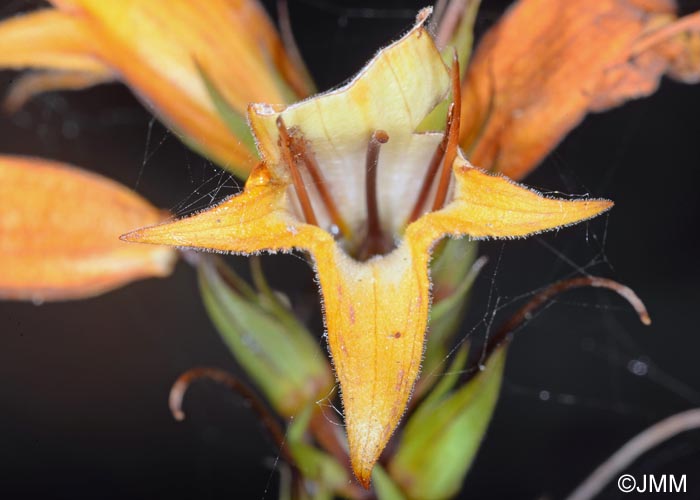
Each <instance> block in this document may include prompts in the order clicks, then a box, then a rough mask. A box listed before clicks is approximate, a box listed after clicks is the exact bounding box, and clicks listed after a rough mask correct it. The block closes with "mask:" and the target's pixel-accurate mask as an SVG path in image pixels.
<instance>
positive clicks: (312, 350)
mask: <svg viewBox="0 0 700 500" xmlns="http://www.w3.org/2000/svg"><path fill="white" fill-rule="evenodd" d="M198 271H199V285H200V291H201V295H202V299H203V301H204V305H205V307H206V310H207V312H208V313H209V317H210V318H211V320H212V322H213V323H214V325H215V326H216V328H217V330H218V331H219V333H220V334H221V337H222V338H223V340H224V342H225V343H226V345H227V346H228V347H229V349H230V350H231V353H232V354H233V356H234V357H235V358H236V360H237V361H238V362H239V363H240V365H241V366H242V367H243V369H244V370H245V371H246V373H247V374H248V376H249V377H250V378H251V380H253V382H254V383H255V384H256V385H257V386H258V387H259V388H260V390H261V391H262V392H263V393H264V394H265V396H266V397H267V399H268V401H269V402H270V404H271V405H272V407H273V408H274V409H275V410H276V411H277V412H278V413H279V414H280V415H283V416H292V415H295V414H296V413H298V412H299V411H301V410H302V409H303V408H305V407H306V405H307V404H309V403H310V402H315V401H317V400H318V399H320V398H322V397H323V396H324V395H325V394H327V393H328V392H329V391H330V389H331V388H332V387H333V384H334V378H333V375H332V372H331V368H330V365H329V363H328V361H327V357H326V355H325V354H324V353H323V352H322V350H321V348H320V347H319V343H318V341H317V340H316V339H315V338H314V337H313V336H312V335H311V333H309V332H308V330H307V329H306V328H305V327H304V326H303V325H301V324H300V323H299V322H298V321H297V320H296V318H294V317H293V315H292V314H291V313H287V314H285V315H283V316H282V315H280V314H278V311H274V310H272V309H271V308H268V307H265V305H264V303H263V301H262V300H260V298H259V296H257V295H256V294H255V293H254V292H252V291H251V289H250V287H248V286H247V285H245V282H243V284H241V279H240V278H237V277H235V274H233V272H232V271H231V270H230V269H227V268H225V267H224V266H223V263H222V262H221V261H220V259H218V258H216V257H211V256H206V257H204V258H202V259H201V261H200V263H199V265H198ZM237 280H238V281H237Z"/></svg>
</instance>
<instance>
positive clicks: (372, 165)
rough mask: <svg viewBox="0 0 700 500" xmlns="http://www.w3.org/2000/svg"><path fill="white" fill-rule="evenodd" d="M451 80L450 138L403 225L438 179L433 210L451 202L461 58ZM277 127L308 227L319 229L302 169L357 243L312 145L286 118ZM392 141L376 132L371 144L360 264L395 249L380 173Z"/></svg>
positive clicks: (356, 253)
mask: <svg viewBox="0 0 700 500" xmlns="http://www.w3.org/2000/svg"><path fill="white" fill-rule="evenodd" d="M451 77H452V103H451V104H450V107H449V110H448V113H447V123H446V126H445V134H444V136H443V138H442V140H441V141H440V144H438V146H437V148H436V149H435V152H434V153H433V156H432V157H431V159H430V163H429V164H428V168H427V169H426V171H425V176H424V178H423V182H422V184H421V188H420V191H419V192H418V196H417V198H416V200H415V202H414V204H413V209H412V210H411V212H410V215H409V217H408V219H407V220H406V222H405V224H404V225H408V224H410V223H411V222H413V221H415V220H416V219H418V218H419V217H420V216H421V215H422V214H423V213H424V211H425V206H426V204H427V203H428V198H429V196H430V192H431V190H432V188H433V186H434V184H435V178H436V177H438V184H437V188H436V189H435V196H434V198H433V203H432V207H431V209H430V211H436V210H440V209H441V208H443V207H444V206H445V202H446V201H447V195H448V191H449V187H450V180H451V178H452V177H451V173H452V164H453V163H454V161H455V158H456V157H457V148H458V141H459V131H460V115H461V89H460V82H459V79H460V72H459V62H458V61H457V55H456V54H455V56H454V59H453V63H452V69H451ZM276 124H277V130H278V132H279V145H280V150H281V153H282V161H283V162H284V164H285V166H286V167H287V169H288V171H289V175H290V177H291V179H292V184H293V186H294V191H295V193H296V195H297V198H298V200H299V204H300V205H301V210H302V214H303V216H304V220H305V222H306V223H307V224H313V225H315V226H318V225H319V223H318V218H317V217H316V212H315V209H314V206H313V204H312V202H311V198H310V197H309V193H308V191H307V186H306V184H305V183H304V179H303V177H302V172H301V168H304V169H305V170H306V172H307V173H308V174H309V175H310V176H311V179H312V180H313V185H314V187H315V189H316V191H317V193H318V196H319V198H320V199H321V202H322V204H323V208H324V209H325V210H326V212H327V214H328V216H329V218H330V220H331V222H332V223H333V224H334V225H335V226H336V227H337V228H338V232H339V235H340V237H341V238H342V239H344V240H345V241H347V242H351V241H353V234H352V231H351V229H350V226H349V225H348V224H347V222H346V221H345V219H343V216H342V215H341V213H340V210H339V209H338V205H337V204H336V202H335V200H334V199H333V196H332V194H331V192H330V191H329V189H328V183H327V182H326V181H325V179H324V177H323V173H322V171H321V168H320V167H319V165H318V162H317V161H316V157H315V156H314V154H313V152H312V151H311V150H310V149H309V146H308V142H307V141H306V139H305V138H304V135H303V133H302V132H301V130H299V129H298V128H297V127H293V128H291V129H288V128H287V126H286V124H285V123H284V119H283V118H282V116H281V115H280V116H278V117H277V121H276ZM389 139H390V137H389V134H388V133H387V132H386V131H384V130H374V131H373V132H372V134H371V136H370V138H369V141H368V143H367V154H366V157H365V172H366V176H365V194H366V196H365V198H366V204H367V208H366V210H367V224H366V232H365V234H364V235H363V237H362V239H361V240H360V242H359V244H356V245H354V248H352V249H351V251H350V255H351V256H352V257H354V258H355V259H357V260H359V261H366V260H369V259H370V258H372V257H374V256H377V255H385V254H388V253H389V252H391V251H392V250H394V248H396V242H395V238H394V235H393V234H387V233H386V232H385V231H383V230H382V226H381V223H380V216H379V206H378V201H377V169H378V166H379V155H380V152H381V146H382V145H383V144H386V143H387V142H388V141H389ZM441 167H442V168H441Z"/></svg>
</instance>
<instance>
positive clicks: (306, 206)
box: [277, 116, 318, 226]
mask: <svg viewBox="0 0 700 500" xmlns="http://www.w3.org/2000/svg"><path fill="white" fill-rule="evenodd" d="M277 130H278V131H279V134H280V149H281V150H282V157H283V158H284V162H285V163H286V164H287V168H288V169H289V174H290V175H291V176H292V183H293V184H294V190H295V191H296V193H297V198H299V203H300V204H301V210H302V212H303V213H304V219H306V222H307V223H309V224H313V225H314V226H318V219H316V214H315V213H314V207H313V205H311V200H310V199H309V193H308V192H307V191H306V186H304V179H303V178H302V177H301V172H299V169H298V168H297V164H296V158H295V157H294V154H293V152H292V138H291V137H290V135H289V130H287V126H286V125H285V124H284V120H283V119H282V116H278V117H277Z"/></svg>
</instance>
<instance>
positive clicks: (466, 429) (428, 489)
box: [389, 344, 506, 500]
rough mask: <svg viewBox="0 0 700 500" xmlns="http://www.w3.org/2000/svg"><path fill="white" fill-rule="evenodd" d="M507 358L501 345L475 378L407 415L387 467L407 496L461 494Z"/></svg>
mask: <svg viewBox="0 0 700 500" xmlns="http://www.w3.org/2000/svg"><path fill="white" fill-rule="evenodd" d="M505 357H506V345H505V344H504V345H503V346H502V347H500V348H499V349H497V350H496V351H495V352H494V353H493V355H492V356H491V358H490V359H489V361H488V363H487V364H486V366H485V368H484V369H483V370H482V371H481V372H480V373H478V374H477V375H476V376H475V377H474V378H473V379H471V380H470V381H469V382H467V383H466V384H465V385H463V386H462V387H460V388H458V389H457V390H455V391H454V392H450V393H448V394H445V395H442V396H441V397H440V398H428V399H426V401H424V402H423V403H422V404H421V405H420V406H419V407H418V409H417V410H416V412H415V413H414V414H413V415H412V416H411V417H410V419H409V420H408V422H407V423H406V428H405V430H404V433H403V435H402V437H401V441H400V443H399V446H398V451H397V453H396V455H394V457H393V458H392V460H391V462H390V464H389V473H390V475H391V477H392V478H393V479H394V481H396V482H397V483H398V484H399V485H400V486H401V488H402V490H403V491H404V492H405V493H406V494H407V496H408V498H415V499H423V500H432V499H435V500H437V499H444V498H450V497H452V496H453V495H455V494H456V493H457V492H458V491H459V489H460V486H461V484H462V481H463V480H464V476H465V475H466V473H467V471H468V470H469V467H470V466H471V464H472V462H473V460H474V457H475V456H476V452H477V450H478V448H479V445H480V443H481V441H482V438H483V436H484V434H485V432H486V429H487V427H488V423H489V421H490V420H491V416H492V414H493V410H494V408H495V406H496V401H497V399H498V393H499V390H500V386H501V380H502V376H503V367H504V364H505V363H504V362H505ZM438 399H439V400H438Z"/></svg>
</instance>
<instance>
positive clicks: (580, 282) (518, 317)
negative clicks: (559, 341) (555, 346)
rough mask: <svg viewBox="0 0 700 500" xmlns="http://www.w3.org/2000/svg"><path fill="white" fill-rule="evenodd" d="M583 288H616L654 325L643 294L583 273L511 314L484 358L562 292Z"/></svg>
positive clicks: (641, 315)
mask: <svg viewBox="0 0 700 500" xmlns="http://www.w3.org/2000/svg"><path fill="white" fill-rule="evenodd" d="M582 287H594V288H607V289H608V290H612V291H613V292H615V293H617V294H618V295H620V296H621V297H622V298H624V299H625V300H627V302H628V303H629V304H630V305H631V306H632V308H633V309H634V310H635V312H636V313H637V315H638V316H639V320H640V321H641V322H642V323H643V324H645V325H650V324H651V318H650V317H649V312H648V311H647V308H646V306H645V305H644V302H642V300H641V299H640V298H639V296H638V295H637V294H636V293H634V291H633V290H632V289H631V288H629V287H628V286H625V285H623V284H621V283H618V282H617V281H614V280H611V279H608V278H601V277H599V276H580V277H577V278H571V279H567V280H562V281H557V282H556V283H554V284H552V285H549V286H548V287H547V288H545V289H544V290H542V291H541V292H539V293H537V294H536V295H535V296H534V297H532V299H530V301H529V302H528V303H527V304H525V305H524V306H523V307H521V308H520V309H519V310H518V311H517V312H516V313H515V314H513V316H511V317H510V318H509V319H508V320H507V321H506V322H505V323H504V324H503V325H501V328H499V330H498V331H497V332H496V333H495V334H494V335H492V336H491V337H490V338H489V339H488V341H487V343H486V347H485V348H484V354H483V359H484V360H487V359H488V358H489V357H490V356H491V354H493V352H494V351H495V350H496V349H497V348H498V347H499V346H501V345H502V344H503V343H505V342H509V341H510V340H511V338H512V337H513V333H514V332H515V331H516V330H517V329H518V328H520V327H521V326H523V325H524V324H525V322H526V321H528V320H529V319H530V318H531V317H532V315H533V313H534V312H535V311H537V309H539V308H541V307H542V306H544V305H546V304H547V303H548V302H549V301H550V300H552V299H553V298H554V297H556V296H557V295H559V294H560V293H563V292H566V291H568V290H572V289H574V288H582ZM474 375H476V371H475V372H473V373H470V374H469V375H468V377H467V378H472V377H473V376H474Z"/></svg>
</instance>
